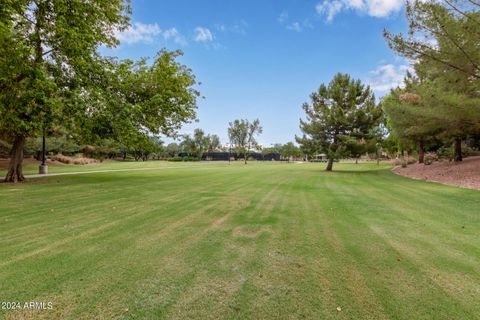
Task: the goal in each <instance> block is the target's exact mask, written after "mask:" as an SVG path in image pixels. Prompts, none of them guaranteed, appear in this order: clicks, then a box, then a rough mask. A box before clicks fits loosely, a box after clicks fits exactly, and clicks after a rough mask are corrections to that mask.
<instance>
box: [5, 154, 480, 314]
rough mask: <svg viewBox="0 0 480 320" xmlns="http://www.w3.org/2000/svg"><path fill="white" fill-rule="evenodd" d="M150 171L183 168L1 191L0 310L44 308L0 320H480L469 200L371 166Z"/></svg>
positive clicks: (474, 198)
mask: <svg viewBox="0 0 480 320" xmlns="http://www.w3.org/2000/svg"><path fill="white" fill-rule="evenodd" d="M157 165H158V166H166V167H168V166H182V165H183V166H185V167H184V168H175V169H168V168H165V169H162V170H149V171H130V172H110V173H95V174H85V175H78V176H76V175H70V176H57V177H46V178H41V179H36V180H32V181H28V182H26V183H24V184H17V185H6V184H1V185H0V221H1V223H0V235H1V236H0V301H3V302H7V301H12V302H15V301H18V302H21V303H22V304H23V303H24V302H27V301H38V302H52V303H53V306H52V309H51V310H39V311H38V310H37V311H32V310H25V309H23V310H19V311H7V310H0V318H2V317H5V318H7V319H9V318H13V319H17V318H18V319H20V318H23V319H192V318H193V319H219V318H226V319H249V318H251V319H408V320H410V319H480V298H479V296H480V210H479V208H480V192H479V191H476V190H467V189H461V188H456V187H449V186H444V185H440V184H434V183H426V182H421V181H414V180H409V179H407V178H403V177H399V176H396V175H394V174H392V173H391V172H390V171H389V169H390V167H389V166H387V165H382V166H380V167H377V165H375V164H358V165H355V164H342V163H341V164H337V163H335V165H334V170H336V171H334V172H330V173H327V172H324V171H323V168H324V165H323V164H278V163H271V164H270V163H269V164H263V163H250V164H248V165H246V166H245V165H242V164H240V163H235V164H232V165H228V164H227V163H219V164H200V163H197V164H194V165H192V166H188V164H178V165H177V164H175V163H158V164H157ZM109 166H110V167H111V168H112V169H114V168H121V165H120V166H117V165H116V164H110V165H109ZM92 168H95V167H92ZM95 169H98V168H95Z"/></svg>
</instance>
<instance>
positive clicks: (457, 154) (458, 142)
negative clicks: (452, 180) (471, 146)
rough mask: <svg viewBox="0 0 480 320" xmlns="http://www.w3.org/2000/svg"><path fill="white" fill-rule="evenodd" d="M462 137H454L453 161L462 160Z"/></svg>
mask: <svg viewBox="0 0 480 320" xmlns="http://www.w3.org/2000/svg"><path fill="white" fill-rule="evenodd" d="M462 160H463V159H462V139H460V138H457V139H455V162H458V161H462Z"/></svg>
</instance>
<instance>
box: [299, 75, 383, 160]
mask: <svg viewBox="0 0 480 320" xmlns="http://www.w3.org/2000/svg"><path fill="white" fill-rule="evenodd" d="M310 98H311V103H305V104H304V105H303V109H304V110H305V113H306V120H300V128H301V130H302V131H303V133H304V136H303V137H301V138H300V137H297V138H296V139H297V142H298V143H300V144H301V145H302V146H304V147H303V148H305V149H309V150H315V151H317V152H318V151H320V152H324V153H325V154H326V155H327V157H328V158H329V159H331V160H333V159H339V158H342V157H345V156H348V155H351V154H357V153H358V152H360V151H362V152H363V151H365V152H366V150H367V149H366V148H365V149H362V148H363V147H362V145H363V144H367V143H370V142H369V140H371V139H374V138H375V137H376V133H375V130H374V128H375V127H376V126H378V125H379V124H380V120H381V116H382V110H381V109H380V108H379V107H378V106H377V105H376V103H375V97H374V95H373V93H372V92H371V90H370V88H369V87H365V86H364V85H363V84H362V83H361V82H360V80H353V79H351V78H350V76H349V75H346V74H340V73H339V74H337V75H335V77H334V78H333V80H332V81H331V82H330V83H329V85H328V86H327V85H324V84H322V85H321V86H320V88H319V89H318V91H316V92H314V93H312V94H311V96H310Z"/></svg>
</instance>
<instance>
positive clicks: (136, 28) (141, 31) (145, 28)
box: [115, 22, 161, 44]
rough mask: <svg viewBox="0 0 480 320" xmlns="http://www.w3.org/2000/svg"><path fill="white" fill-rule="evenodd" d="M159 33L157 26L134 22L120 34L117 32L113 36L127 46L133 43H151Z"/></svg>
mask: <svg viewBox="0 0 480 320" xmlns="http://www.w3.org/2000/svg"><path fill="white" fill-rule="evenodd" d="M160 33H161V29H160V27H159V26H158V24H156V23H155V24H144V23H141V22H135V23H133V24H132V25H131V26H130V27H128V28H127V29H126V30H124V31H122V32H117V33H116V34H115V35H116V37H117V39H118V40H120V42H125V43H127V44H133V43H139V42H143V43H151V42H152V41H153V39H154V38H155V36H157V35H159V34H160Z"/></svg>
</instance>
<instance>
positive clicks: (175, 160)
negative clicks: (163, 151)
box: [168, 156, 183, 162]
mask: <svg viewBox="0 0 480 320" xmlns="http://www.w3.org/2000/svg"><path fill="white" fill-rule="evenodd" d="M168 161H172V162H180V161H183V158H182V157H178V156H177V157H171V158H168Z"/></svg>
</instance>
